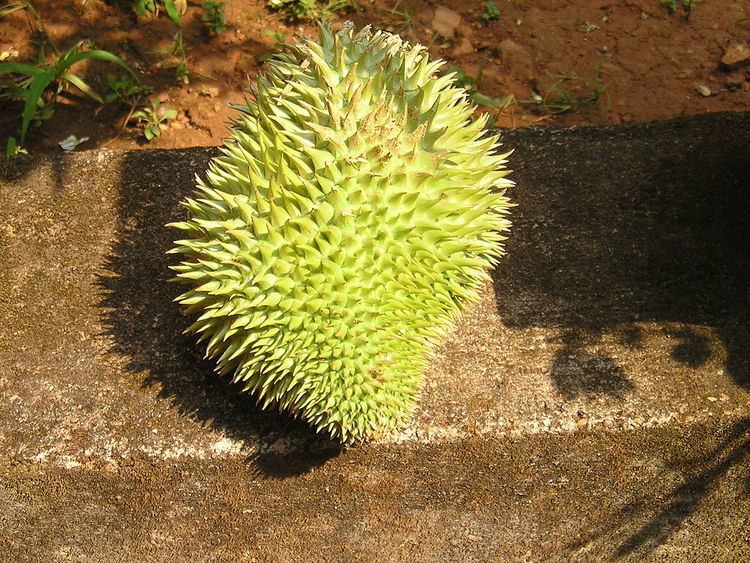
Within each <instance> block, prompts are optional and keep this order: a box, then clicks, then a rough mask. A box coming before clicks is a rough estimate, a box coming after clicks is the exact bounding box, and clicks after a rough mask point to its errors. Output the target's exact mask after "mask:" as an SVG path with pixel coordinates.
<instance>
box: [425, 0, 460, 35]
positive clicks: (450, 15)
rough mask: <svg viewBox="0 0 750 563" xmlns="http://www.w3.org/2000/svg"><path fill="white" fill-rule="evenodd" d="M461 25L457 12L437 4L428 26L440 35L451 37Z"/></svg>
mask: <svg viewBox="0 0 750 563" xmlns="http://www.w3.org/2000/svg"><path fill="white" fill-rule="evenodd" d="M460 25H461V15H460V14H459V13H458V12H455V11H453V10H451V9H450V8H446V7H445V6H438V7H437V8H435V15H434V16H433V18H432V22H431V23H430V27H431V28H432V29H433V30H434V31H435V32H436V33H437V34H438V35H441V36H442V37H445V38H446V39H453V37H454V36H455V35H456V29H457V28H458V27H459V26H460Z"/></svg>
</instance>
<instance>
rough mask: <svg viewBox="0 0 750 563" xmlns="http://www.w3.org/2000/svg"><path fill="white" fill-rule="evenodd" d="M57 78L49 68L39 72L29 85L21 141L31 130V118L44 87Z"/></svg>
mask: <svg viewBox="0 0 750 563" xmlns="http://www.w3.org/2000/svg"><path fill="white" fill-rule="evenodd" d="M54 79H55V73H54V72H53V71H51V70H47V71H45V72H43V73H42V74H39V75H38V76H36V77H35V78H34V80H33V81H32V82H31V84H30V85H29V93H28V95H27V98H26V104H25V105H24V108H23V119H22V121H21V142H22V143H23V142H24V140H25V139H26V133H27V132H28V131H29V125H30V124H31V120H32V119H33V118H34V114H35V113H36V108H37V102H38V101H39V100H40V98H41V96H42V92H44V89H45V88H47V86H49V85H50V84H51V83H52V81H53V80H54Z"/></svg>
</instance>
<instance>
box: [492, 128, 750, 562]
mask: <svg viewBox="0 0 750 563" xmlns="http://www.w3.org/2000/svg"><path fill="white" fill-rule="evenodd" d="M504 142H505V143H506V144H507V145H508V146H509V147H511V148H514V149H515V150H516V152H515V153H514V155H513V158H512V164H513V168H514V169H516V171H517V172H516V174H515V175H514V176H515V180H516V182H517V187H516V188H515V189H514V190H513V192H512V199H513V200H514V202H515V203H517V204H518V207H517V208H516V209H514V213H513V215H514V226H513V229H512V232H511V236H510V238H509V240H508V243H507V251H508V256H507V257H506V258H504V259H503V260H502V261H501V264H500V265H499V266H498V268H497V269H496V271H495V272H494V273H493V280H494V287H495V293H496V301H497V304H498V305H497V306H498V311H499V313H500V316H501V318H502V320H503V322H504V323H505V324H506V325H507V326H510V327H517V328H528V327H556V328H560V329H562V334H561V336H560V338H559V342H556V343H557V344H562V348H561V349H560V350H559V351H558V353H557V354H556V356H555V358H554V359H553V361H552V365H551V366H550V374H551V378H552V382H553V383H554V385H555V386H556V388H557V389H558V391H559V392H560V394H561V396H562V397H564V398H566V399H569V400H570V399H575V398H578V397H580V396H590V397H592V396H608V397H612V398H615V399H620V398H622V397H623V396H624V394H625V393H627V392H628V391H630V390H631V389H632V387H633V384H632V383H631V381H630V380H629V379H628V374H627V373H625V372H624V371H623V370H622V369H621V368H620V367H619V366H618V365H617V363H616V362H615V361H614V360H613V359H612V358H610V357H607V356H603V355H598V354H592V353H590V352H589V351H587V346H590V345H592V344H596V342H597V341H598V340H599V339H601V337H602V336H603V335H604V333H605V332H607V333H614V334H615V335H617V338H618V340H619V343H620V344H621V345H623V346H625V347H626V348H630V349H635V348H638V347H639V346H641V345H642V339H643V335H642V332H641V329H640V328H639V327H638V325H637V324H636V323H639V322H659V323H669V324H671V323H674V324H675V325H676V326H678V327H679V328H675V329H663V334H664V336H665V337H666V338H669V339H670V342H673V344H672V348H671V351H670V353H669V355H668V357H665V358H664V361H665V362H678V363H679V364H681V365H684V366H687V367H688V368H698V367H700V366H702V365H704V364H705V363H706V362H707V361H708V360H709V359H710V358H711V357H712V356H713V355H714V354H723V355H724V364H725V373H726V374H727V376H728V377H729V379H730V380H731V381H732V382H733V383H734V384H736V385H737V386H740V387H743V388H750V376H749V375H748V372H749V370H748V367H749V366H750V349H749V348H748V345H747V344H748V342H750V331H749V330H748V327H750V268H748V263H750V261H749V259H750V245H749V244H748V243H749V242H750V114H718V115H707V116H701V117H696V118H690V119H684V120H674V121H668V122H661V123H654V124H651V125H647V126H633V127H622V128H609V129H596V128H579V129H573V130H565V131H557V132H548V131H542V130H537V131H509V132H507V133H506V134H505V136H504ZM696 325H698V326H702V327H708V328H710V329H712V330H713V331H715V334H716V335H717V336H718V338H719V339H720V341H721V343H722V345H723V347H724V350H715V349H712V346H711V344H712V343H711V341H710V340H708V339H707V338H706V336H705V335H703V334H700V333H699V332H698V331H696V330H695V326H696ZM748 452H750V421H748V420H742V421H739V422H737V423H736V424H735V425H734V427H732V429H731V431H730V432H728V433H727V435H726V438H725V439H724V441H723V442H721V444H720V445H718V446H717V447H716V448H715V449H713V450H712V451H709V452H707V453H706V454H705V455H701V456H700V458H699V459H698V458H696V459H688V460H684V459H679V460H675V459H671V460H665V468H664V470H663V472H665V473H667V474H668V473H670V472H678V473H679V474H682V475H683V476H684V477H683V479H682V484H681V485H679V486H677V487H675V488H674V490H672V491H670V492H668V493H667V496H666V497H665V498H664V499H663V502H661V500H660V502H658V503H656V504H654V502H653V499H651V500H643V501H641V500H640V499H647V497H646V496H642V495H641V494H639V493H636V494H634V495H633V499H634V500H633V501H632V502H630V503H629V504H628V505H627V506H626V507H625V508H624V509H623V510H622V511H621V512H619V513H617V514H613V515H612V518H611V526H610V527H608V528H603V529H601V530H599V531H598V532H597V533H595V534H593V535H592V536H589V537H587V538H585V539H584V540H582V541H580V542H576V544H575V545H572V546H571V548H572V549H575V550H579V549H580V550H583V551H585V549H586V545H587V544H589V543H590V542H592V541H594V540H595V538H597V537H598V538H599V539H601V538H602V537H609V538H611V539H612V541H613V542H619V547H618V548H617V557H623V556H633V555H635V554H639V555H643V554H645V553H648V552H651V551H653V550H654V549H656V548H657V547H658V546H660V545H662V544H664V543H665V542H666V540H667V539H668V538H669V537H670V536H671V535H672V534H674V533H676V532H677V531H678V530H679V528H680V525H681V524H682V523H683V522H684V521H685V520H686V519H688V518H690V516H691V515H692V514H693V513H694V512H695V510H696V507H697V506H698V504H699V503H701V502H704V501H706V502H708V500H707V497H708V496H709V495H710V494H711V492H712V490H713V489H714V488H715V486H716V483H717V482H718V481H719V480H720V479H721V478H722V477H723V476H724V475H725V474H727V473H728V472H729V471H731V470H732V469H733V468H735V467H741V466H742V462H743V460H744V459H745V458H746V456H747V454H748ZM652 488H653V489H658V483H656V482H654V483H653V487H647V488H646V489H645V490H651V489H652ZM745 494H746V495H747V494H750V481H748V483H747V491H746V493H745Z"/></svg>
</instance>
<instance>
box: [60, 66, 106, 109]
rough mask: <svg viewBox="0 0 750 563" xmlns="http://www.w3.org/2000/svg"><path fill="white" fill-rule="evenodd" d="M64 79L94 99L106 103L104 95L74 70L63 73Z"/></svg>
mask: <svg viewBox="0 0 750 563" xmlns="http://www.w3.org/2000/svg"><path fill="white" fill-rule="evenodd" d="M62 78H63V79H64V80H67V81H68V82H70V83H71V84H72V85H73V86H75V87H76V88H78V89H79V90H80V91H81V92H83V93H84V94H86V95H87V96H88V97H89V98H91V99H92V100H96V101H97V102H99V103H100V104H103V103H104V100H103V99H102V97H101V96H100V95H99V94H97V93H96V92H94V91H93V90H92V89H91V86H89V85H88V84H86V83H85V82H84V81H83V80H82V79H81V78H80V77H78V76H76V75H75V74H73V73H72V72H66V73H65V74H63V75H62Z"/></svg>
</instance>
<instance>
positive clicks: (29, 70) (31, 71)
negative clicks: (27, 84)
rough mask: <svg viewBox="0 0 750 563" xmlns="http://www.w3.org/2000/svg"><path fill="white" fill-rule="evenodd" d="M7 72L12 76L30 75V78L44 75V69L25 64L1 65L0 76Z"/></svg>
mask: <svg viewBox="0 0 750 563" xmlns="http://www.w3.org/2000/svg"><path fill="white" fill-rule="evenodd" d="M6 72H7V73H10V74H28V75H29V76H37V75H39V74H42V73H43V72H44V69H43V68H40V67H38V66H32V65H27V64H23V63H0V74H2V73H6Z"/></svg>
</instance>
